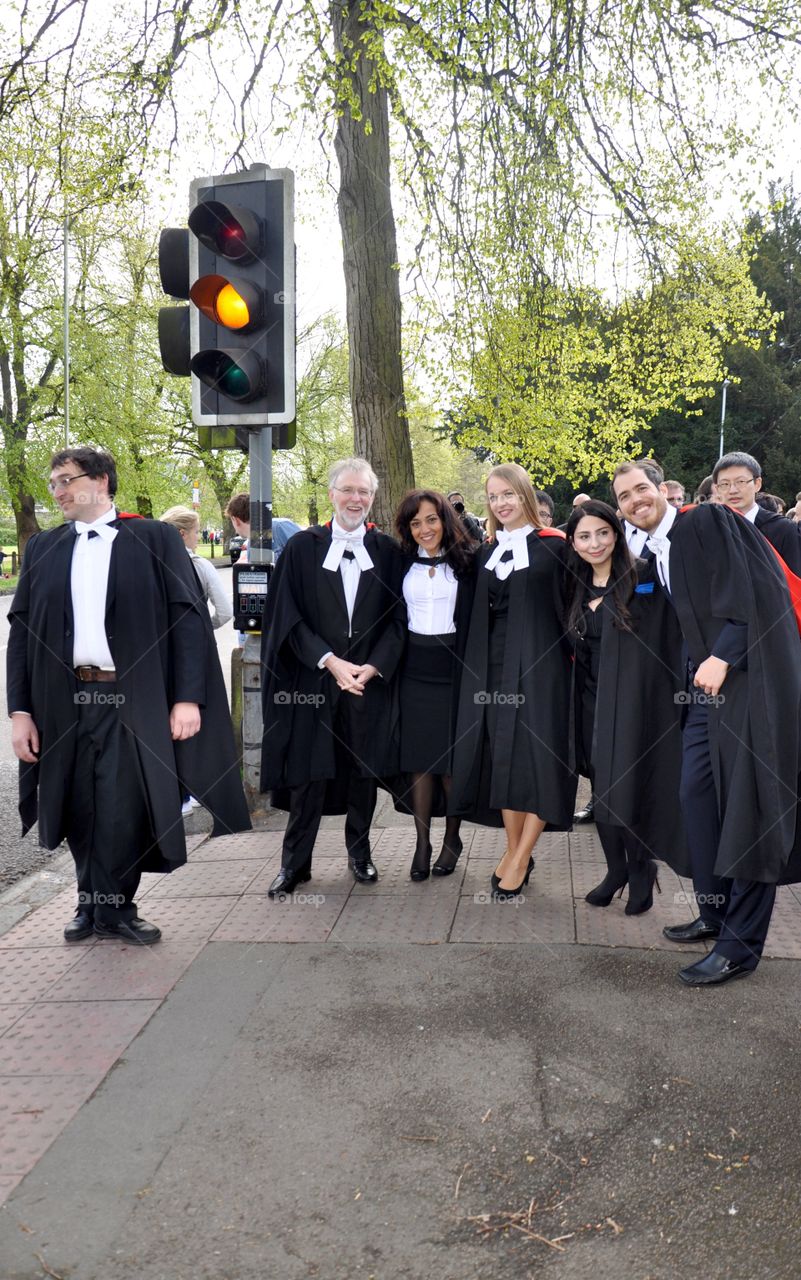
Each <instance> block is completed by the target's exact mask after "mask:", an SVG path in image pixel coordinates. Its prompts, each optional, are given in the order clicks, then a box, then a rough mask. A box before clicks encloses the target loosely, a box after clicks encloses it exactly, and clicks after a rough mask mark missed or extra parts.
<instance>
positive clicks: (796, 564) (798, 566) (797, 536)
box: [754, 507, 801, 577]
mask: <svg viewBox="0 0 801 1280" xmlns="http://www.w3.org/2000/svg"><path fill="white" fill-rule="evenodd" d="M754 524H755V525H756V527H757V529H758V530H759V532H760V533H761V534H762V535H763V536H764V537H765V538H767V540H768V542H769V543H770V544H771V545H772V546H774V547H775V548H776V550H777V551H778V553H779V555H780V556H781V558H782V560H783V561H784V563H785V564H786V565H787V567H788V568H789V569H792V571H793V573H794V574H795V575H796V577H801V529H799V527H798V525H797V524H795V523H794V521H792V520H788V519H787V516H782V515H779V514H778V512H776V511H767V510H766V509H765V508H764V507H760V508H759V510H758V511H757V513H756V516H755V517H754Z"/></svg>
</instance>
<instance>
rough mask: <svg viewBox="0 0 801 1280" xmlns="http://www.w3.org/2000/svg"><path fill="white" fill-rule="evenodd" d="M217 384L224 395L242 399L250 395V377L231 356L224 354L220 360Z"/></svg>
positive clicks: (232, 398)
mask: <svg viewBox="0 0 801 1280" xmlns="http://www.w3.org/2000/svg"><path fill="white" fill-rule="evenodd" d="M217 385H218V387H219V389H220V391H222V393H223V395H225V396H229V397H230V399H231V400H241V399H243V398H244V397H245V396H248V395H250V390H251V388H250V378H249V377H248V375H247V374H246V373H245V371H244V369H240V367H239V365H238V364H235V363H234V361H233V360H232V359H231V358H230V357H229V356H223V357H222V358H221V360H220V369H219V374H218V377H217Z"/></svg>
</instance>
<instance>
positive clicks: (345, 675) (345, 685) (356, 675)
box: [325, 654, 378, 698]
mask: <svg viewBox="0 0 801 1280" xmlns="http://www.w3.org/2000/svg"><path fill="white" fill-rule="evenodd" d="M325 667H326V670H327V671H330V673H331V675H332V676H333V677H334V679H335V680H336V682H337V684H338V685H339V687H340V689H342V690H343V691H344V692H345V693H353V694H355V695H356V697H357V698H360V697H361V696H362V694H363V693H364V688H365V685H366V684H367V683H368V681H370V680H372V678H373V676H377V675H378V670H377V668H376V667H373V666H371V665H370V663H369V662H364V663H362V664H361V666H357V664H356V663H355V662H348V660H347V658H336V657H334V655H333V654H332V655H331V657H330V658H326V661H325Z"/></svg>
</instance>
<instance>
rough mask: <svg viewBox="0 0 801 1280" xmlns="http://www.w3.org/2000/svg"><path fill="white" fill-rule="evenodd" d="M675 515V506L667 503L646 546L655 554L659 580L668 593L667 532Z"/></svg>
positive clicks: (668, 546)
mask: <svg viewBox="0 0 801 1280" xmlns="http://www.w3.org/2000/svg"><path fill="white" fill-rule="evenodd" d="M677 515H678V511H677V510H676V508H675V507H671V505H670V503H668V509H667V511H666V512H665V514H664V516H663V517H662V519H661V521H660V522H659V524H658V525H657V527H656V528H655V529H654V531H653V533H651V534H649V535H648V548H649V550H651V551H653V553H654V555H655V556H656V569H657V573H658V574H659V581H660V582H661V583H662V586H663V587H664V588H665V590H666V591H667V592H668V593H669V592H670V539H669V538H668V534H669V533H670V530H671V529H672V528H673V522H674V520H675V519H676V516H677Z"/></svg>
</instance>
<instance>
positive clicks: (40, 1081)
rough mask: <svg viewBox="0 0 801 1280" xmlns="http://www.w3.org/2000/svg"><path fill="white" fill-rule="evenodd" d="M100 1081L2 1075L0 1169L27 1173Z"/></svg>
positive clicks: (13, 1173)
mask: <svg viewBox="0 0 801 1280" xmlns="http://www.w3.org/2000/svg"><path fill="white" fill-rule="evenodd" d="M97 1085H98V1079H97V1077H96V1076H92V1075H83V1076H81V1075H72V1076H45V1075H42V1076H21V1077H18V1078H16V1079H15V1078H14V1077H12V1076H5V1077H4V1078H2V1079H0V1129H1V1130H2V1134H3V1141H2V1143H0V1173H2V1174H3V1175H4V1176H5V1177H10V1178H16V1181H19V1179H20V1178H22V1177H24V1175H25V1174H26V1173H28V1172H29V1171H30V1170H31V1169H32V1168H33V1166H34V1165H35V1164H36V1161H37V1160H39V1159H40V1158H41V1156H43V1155H44V1153H45V1151H46V1150H47V1148H48V1147H49V1146H50V1144H51V1142H53V1141H54V1139H55V1138H57V1137H58V1135H59V1134H60V1133H61V1131H62V1129H63V1128H64V1126H65V1125H67V1124H68V1123H69V1122H70V1120H71V1119H72V1117H73V1116H74V1115H75V1113H76V1112H77V1111H78V1108H79V1107H80V1106H81V1104H82V1103H84V1102H85V1101H86V1099H87V1098H89V1097H90V1096H91V1095H92V1093H93V1092H94V1090H95V1089H96V1088H97ZM11 1189H13V1188H12V1187H9V1188H8V1189H7V1190H6V1195H8V1193H9V1191H10V1190H11Z"/></svg>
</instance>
